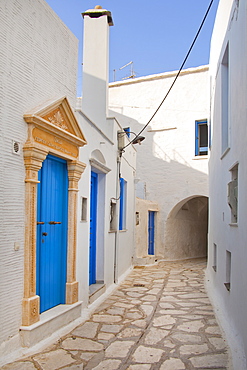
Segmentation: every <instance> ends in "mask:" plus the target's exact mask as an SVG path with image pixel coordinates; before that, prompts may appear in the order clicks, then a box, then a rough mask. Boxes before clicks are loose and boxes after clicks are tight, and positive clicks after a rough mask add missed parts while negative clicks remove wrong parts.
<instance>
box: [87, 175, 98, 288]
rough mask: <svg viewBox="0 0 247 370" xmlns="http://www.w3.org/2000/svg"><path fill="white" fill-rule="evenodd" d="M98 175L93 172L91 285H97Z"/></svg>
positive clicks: (91, 195) (90, 249)
mask: <svg viewBox="0 0 247 370" xmlns="http://www.w3.org/2000/svg"><path fill="white" fill-rule="evenodd" d="M97 197H98V174H97V173H95V172H93V171H92V172H91V194H90V241H89V285H91V284H95V283H96V241H97V239H96V236H97V233H96V230H97Z"/></svg>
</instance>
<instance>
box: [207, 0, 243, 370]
mask: <svg viewBox="0 0 247 370" xmlns="http://www.w3.org/2000/svg"><path fill="white" fill-rule="evenodd" d="M246 4H247V3H246V1H241V0H240V1H234V0H232V1H228V2H226V1H224V0H222V1H220V3H219V8H218V13H217V17H216V23H215V27H214V31H213V36H212V43H211V54H210V78H211V106H212V110H211V121H212V148H211V149H212V150H211V154H210V163H209V179H210V180H209V193H210V206H209V210H210V213H209V242H208V250H209V260H208V268H207V281H208V288H209V293H210V296H211V298H212V300H213V302H214V304H215V307H216V312H217V313H218V318H219V320H220V322H221V325H222V326H223V328H224V330H225V332H226V334H227V338H228V342H229V344H230V346H231V349H232V357H233V368H234V369H246V368H247V364H246V356H247V320H246V318H247V316H246V302H247V292H246V285H247V274H246V260H247V249H246V241H247V229H246V219H247V207H246V204H247V193H246V185H247V166H246V140H247V130H246V120H247V111H246V99H247V73H246V66H247V39H246V26H247V18H246V16H247V14H246ZM227 44H228V45H229V67H228V69H229V98H228V99H229V100H228V108H229V111H228V112H229V118H228V119H229V131H228V132H229V145H228V149H227V151H226V152H225V153H224V154H223V155H222V150H221V141H222V134H221V124H222V99H221V97H222V91H221V82H222V65H221V63H222V58H223V55H224V52H225V50H226V47H227ZM236 163H238V221H237V224H235V225H234V224H232V221H231V210H230V207H229V205H228V201H227V195H228V191H227V184H228V183H229V182H230V181H231V171H230V170H231V168H232V167H233V166H234V165H235V164H236ZM215 249H216V253H215V252H214V250H215ZM227 252H230V253H231V266H230V270H231V272H230V278H229V276H227V275H228V272H229V267H228V266H227ZM228 255H229V254H228ZM212 266H215V268H214V269H213V268H212ZM215 270H216V271H215ZM228 278H229V281H228ZM226 282H230V291H228V290H227V289H226V287H225V285H224V283H226Z"/></svg>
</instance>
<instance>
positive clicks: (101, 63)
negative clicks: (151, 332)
mask: <svg viewBox="0 0 247 370" xmlns="http://www.w3.org/2000/svg"><path fill="white" fill-rule="evenodd" d="M96 12H97V13H100V14H101V16H100V17H94V14H95V13H96ZM106 13H107V11H106V10H104V9H98V10H96V9H89V10H87V11H86V12H85V13H84V51H83V94H82V99H78V103H77V112H78V120H79V122H80V125H81V128H82V131H83V132H84V135H85V137H86V139H87V141H88V145H87V146H85V147H83V148H82V149H81V152H80V159H81V161H82V162H84V163H86V165H87V168H86V171H85V173H84V174H83V176H82V179H81V181H80V184H79V197H86V198H87V199H88V205H90V203H89V201H90V181H91V178H90V175H91V169H93V170H94V163H92V162H90V160H91V159H92V158H94V159H96V160H98V162H100V163H101V164H103V165H104V166H105V167H106V168H107V169H108V170H107V171H109V172H107V173H105V174H102V173H101V174H100V178H99V180H100V181H101V182H100V183H99V187H98V188H99V190H98V195H99V199H98V215H97V217H98V219H97V242H96V244H97V247H96V264H97V273H96V281H97V280H99V281H101V282H104V283H105V285H106V288H109V287H110V286H111V285H112V284H113V283H114V282H117V281H118V280H119V279H121V277H122V276H123V275H124V274H126V273H127V271H128V270H129V269H130V268H131V265H132V257H133V245H134V209H135V186H134V178H135V171H136V169H135V167H136V151H135V149H134V148H133V146H132V145H130V146H128V148H126V150H125V152H124V153H123V155H122V158H121V165H120V174H121V177H123V178H124V179H125V181H127V217H126V230H123V231H118V214H119V170H118V166H119V165H118V158H119V151H118V131H119V130H122V127H121V126H120V125H119V123H118V122H117V120H115V119H114V118H111V117H109V116H108V69H109V60H108V59H109V55H108V54H109V27H110V24H109V22H108V21H109V17H108V15H109V13H108V15H107V14H106ZM127 142H128V141H126V144H127ZM95 153H97V155H96V157H95ZM99 172H104V169H102V168H101V169H99ZM111 199H115V201H116V224H117V227H116V230H115V231H112V230H110V204H111ZM89 211H90V207H89V206H88V218H87V221H88V222H83V221H82V222H81V223H80V224H79V225H78V242H79V244H78V260H77V265H78V269H77V271H78V279H79V282H80V286H81V291H80V299H81V300H82V301H83V302H84V306H86V305H87V303H88V276H89V271H88V260H89V247H88V244H89V232H90V229H89V227H90V222H89V220H90V217H89ZM85 243H86V244H85ZM85 245H86V246H87V247H85Z"/></svg>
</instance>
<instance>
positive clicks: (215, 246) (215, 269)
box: [212, 243, 217, 272]
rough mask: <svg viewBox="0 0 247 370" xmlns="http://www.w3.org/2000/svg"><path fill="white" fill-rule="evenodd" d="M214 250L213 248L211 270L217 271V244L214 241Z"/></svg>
mask: <svg viewBox="0 0 247 370" xmlns="http://www.w3.org/2000/svg"><path fill="white" fill-rule="evenodd" d="M213 248H214V250H213V266H212V268H213V270H214V271H215V272H216V271H217V245H216V244H215V243H214V246H213Z"/></svg>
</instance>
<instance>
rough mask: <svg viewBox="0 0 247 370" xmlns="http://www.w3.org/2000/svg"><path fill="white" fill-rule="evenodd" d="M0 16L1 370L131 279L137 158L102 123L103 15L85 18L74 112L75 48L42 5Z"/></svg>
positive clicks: (114, 126) (10, 7)
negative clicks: (80, 86) (78, 93)
mask: <svg viewBox="0 0 247 370" xmlns="http://www.w3.org/2000/svg"><path fill="white" fill-rule="evenodd" d="M0 8H1V12H0V41H1V53H0V78H1V89H0V107H1V110H0V122H1V127H0V155H1V162H0V228H1V230H0V231H1V232H0V244H1V248H0V302H1V308H0V310H1V312H0V327H1V330H0V358H1V364H2V363H5V362H7V361H11V360H12V359H13V358H16V357H18V356H20V355H21V354H23V353H28V351H30V350H31V349H28V348H33V347H34V346H35V349H36V350H37V348H38V346H39V348H41V346H46V345H47V344H48V341H49V340H50V341H52V340H54V339H57V338H58V335H59V334H60V335H61V333H65V332H66V331H68V330H69V329H71V328H72V327H73V326H75V325H76V324H78V322H80V321H81V320H83V319H85V317H86V312H89V311H90V310H84V308H86V307H89V308H92V307H93V306H94V305H92V303H93V302H95V301H96V300H97V299H98V298H99V296H102V295H103V294H107V292H109V291H110V290H111V288H113V287H114V283H116V282H118V281H119V280H121V278H122V277H123V276H124V275H125V274H126V273H127V272H128V271H129V269H130V268H131V264H132V256H133V242H134V214H133V209H134V207H135V195H134V178H135V160H136V159H135V157H136V151H135V149H134V148H133V146H132V145H129V146H128V148H127V149H126V150H125V152H124V153H122V151H120V150H119V145H118V144H119V137H122V136H121V135H122V134H120V135H119V131H120V132H121V131H122V128H121V127H120V125H119V123H118V122H117V121H116V119H114V118H109V115H108V111H107V94H108V78H107V76H108V33H109V26H110V25H111V24H112V18H111V13H110V12H109V11H106V10H104V9H95V10H89V11H87V12H85V13H84V14H83V17H84V22H85V32H84V33H85V40H84V77H83V78H84V91H83V99H82V102H81V101H79V102H77V99H76V70H77V44H78V43H77V39H76V37H75V36H74V35H73V34H72V33H71V32H70V31H69V30H68V29H67V27H66V26H65V25H64V24H63V23H62V21H61V20H60V19H59V18H58V16H57V15H56V14H55V13H54V12H53V11H52V10H51V8H50V7H49V6H48V5H47V3H46V2H45V1H43V0H34V1H33V0H32V1H31V0H30V1H29V0H27V1H23V2H20V1H17V0H3V1H2V2H1V5H0ZM92 37H93V38H94V39H93V40H94V41H93V42H92ZM87 38H89V39H87ZM90 38H91V39H90ZM88 42H89V44H88ZM92 44H93V45H94V46H95V47H94V48H91V47H90V48H89V47H88V45H92ZM99 45H103V47H102V48H99V47H98V46H99ZM95 53H96V54H95ZM95 59H97V60H98V61H100V63H98V64H97V63H96V64H95V63H93V61H94V60H95ZM92 66H93V68H92ZM99 85H100V88H99ZM92 87H93V88H92ZM99 91H100V93H99V94H98V92H99ZM84 100H85V102H84ZM88 101H91V102H93V105H90V104H89V103H88ZM95 113H96V114H95ZM124 135H125V134H124ZM125 136H126V135H125ZM125 140H126V143H127V142H128V139H127V137H126V138H125ZM120 154H122V155H120ZM120 164H121V166H120ZM29 353H30V352H29Z"/></svg>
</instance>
